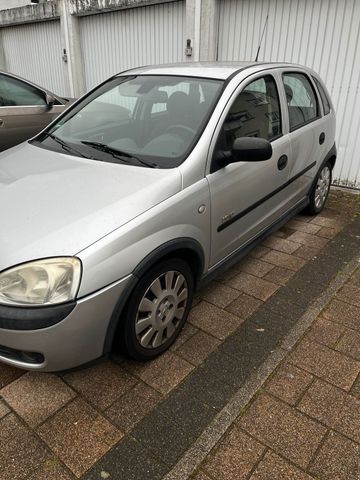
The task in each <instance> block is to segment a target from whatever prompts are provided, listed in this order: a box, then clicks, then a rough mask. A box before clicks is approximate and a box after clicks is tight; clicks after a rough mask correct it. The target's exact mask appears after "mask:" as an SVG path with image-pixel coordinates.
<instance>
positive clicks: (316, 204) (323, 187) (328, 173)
mask: <svg viewBox="0 0 360 480" xmlns="http://www.w3.org/2000/svg"><path fill="white" fill-rule="evenodd" d="M331 180H332V170H331V164H330V162H327V163H326V164H325V165H324V166H323V167H322V168H321V170H320V171H319V173H318V174H317V177H316V180H315V184H314V186H313V189H312V191H311V193H310V203H309V205H308V207H307V208H306V212H307V213H309V214H310V215H316V214H317V213H320V212H321V210H322V209H323V208H324V205H325V202H326V199H327V197H328V195H329V190H330V185H331Z"/></svg>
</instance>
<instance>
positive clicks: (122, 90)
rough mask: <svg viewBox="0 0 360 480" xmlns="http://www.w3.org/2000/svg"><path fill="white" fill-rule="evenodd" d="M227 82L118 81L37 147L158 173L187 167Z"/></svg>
mask: <svg viewBox="0 0 360 480" xmlns="http://www.w3.org/2000/svg"><path fill="white" fill-rule="evenodd" d="M222 84H223V82H222V81H221V80H211V79H204V78H194V77H180V76H163V75H156V76H155V75H154V76H150V75H140V76H128V77H122V76H120V77H116V78H113V79H111V80H110V81H108V82H107V83H106V84H105V85H102V86H100V87H99V88H98V89H96V90H95V91H94V92H93V93H91V94H90V95H89V96H88V97H86V98H85V99H84V100H83V101H82V102H81V103H80V104H79V105H77V106H75V107H74V108H73V109H71V110H70V111H69V112H68V113H67V114H65V116H63V117H62V118H61V119H60V120H59V121H58V122H57V123H56V124H54V125H53V126H52V127H51V128H50V129H48V130H47V131H45V132H44V133H42V134H41V135H40V136H38V137H37V138H36V139H35V140H34V141H33V142H34V143H36V144H38V145H39V146H42V147H44V148H47V149H51V150H56V151H61V152H62V153H65V154H70V155H77V156H81V157H87V158H89V159H94V160H101V161H106V162H116V163H128V164H132V165H139V166H149V167H156V168H173V167H176V166H178V165H180V164H181V163H182V161H183V160H184V159H185V158H186V156H187V155H188V154H189V152H190V151H191V149H192V148H193V147H194V145H195V143H196V142H197V140H198V138H199V136H200V134H201V132H202V130H203V129H204V127H205V125H206V122H207V121H208V118H209V115H210V113H211V111H212V108H213V106H214V104H215V102H216V101H217V99H218V96H219V94H220V90H221V87H222Z"/></svg>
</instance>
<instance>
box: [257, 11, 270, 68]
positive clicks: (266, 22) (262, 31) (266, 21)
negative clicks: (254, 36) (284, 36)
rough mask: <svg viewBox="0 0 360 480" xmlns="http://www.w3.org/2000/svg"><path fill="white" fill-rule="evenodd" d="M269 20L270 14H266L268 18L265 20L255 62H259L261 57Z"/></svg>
mask: <svg viewBox="0 0 360 480" xmlns="http://www.w3.org/2000/svg"><path fill="white" fill-rule="evenodd" d="M268 20H269V14H267V15H266V20H265V24H264V28H263V31H262V34H261V39H260V43H259V48H258V51H257V54H256V57H255V62H257V61H258V59H259V53H260V48H261V43H262V41H263V37H264V33H265V28H266V25H267V22H268Z"/></svg>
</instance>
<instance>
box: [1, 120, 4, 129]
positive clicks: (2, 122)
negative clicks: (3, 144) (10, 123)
mask: <svg viewBox="0 0 360 480" xmlns="http://www.w3.org/2000/svg"><path fill="white" fill-rule="evenodd" d="M3 126H4V120H3V119H2V118H0V127H3Z"/></svg>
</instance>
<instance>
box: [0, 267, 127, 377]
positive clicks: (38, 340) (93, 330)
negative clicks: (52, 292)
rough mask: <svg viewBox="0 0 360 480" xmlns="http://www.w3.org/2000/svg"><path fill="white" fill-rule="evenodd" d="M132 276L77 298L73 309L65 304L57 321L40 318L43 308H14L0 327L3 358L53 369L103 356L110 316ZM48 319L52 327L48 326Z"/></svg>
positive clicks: (0, 321)
mask: <svg viewBox="0 0 360 480" xmlns="http://www.w3.org/2000/svg"><path fill="white" fill-rule="evenodd" d="M131 278H132V276H131V275H129V276H128V277H126V278H123V279H122V280H119V281H118V282H116V283H114V284H112V285H110V286H108V287H105V288H103V289H102V290H100V291H98V292H96V293H93V294H91V295H88V296H87V297H84V298H82V299H80V300H78V301H77V302H76V304H75V305H74V304H72V305H71V307H72V308H68V307H69V306H64V308H68V311H66V313H65V315H66V316H65V318H63V319H61V320H60V321H57V322H56V323H54V324H53V321H52V320H50V319H46V318H43V319H41V321H39V314H40V313H41V312H40V310H41V308H26V309H24V308H18V309H12V310H13V311H14V310H16V312H14V315H12V317H16V318H12V319H8V318H7V319H0V325H6V328H0V361H1V362H4V363H7V364H9V365H13V366H15V367H19V368H25V369H27V370H37V371H44V372H50V371H51V372H54V371H59V370H67V369H69V368H74V367H78V366H80V365H82V364H85V363H88V362H91V361H92V360H96V359H97V358H99V357H101V356H102V355H103V353H104V344H105V339H106V334H107V331H108V326H109V323H110V320H111V317H112V315H113V312H114V310H115V307H116V305H117V303H118V301H119V299H120V298H121V296H122V295H123V294H124V291H125V289H126V287H127V285H128V284H129V283H130V280H131ZM40 316H41V315H40ZM32 317H33V322H34V323H33V327H31V325H32V324H31V322H32ZM47 321H48V324H51V325H50V326H46V325H47V323H46V322H47ZM11 322H12V325H11ZM44 325H45V326H44ZM30 328H32V329H30ZM14 352H15V353H14ZM16 352H19V355H16ZM22 352H25V353H24V354H22ZM26 352H31V353H32V354H33V355H32V356H31V355H28V354H27V353H26Z"/></svg>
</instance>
